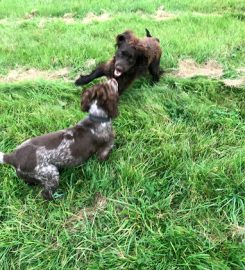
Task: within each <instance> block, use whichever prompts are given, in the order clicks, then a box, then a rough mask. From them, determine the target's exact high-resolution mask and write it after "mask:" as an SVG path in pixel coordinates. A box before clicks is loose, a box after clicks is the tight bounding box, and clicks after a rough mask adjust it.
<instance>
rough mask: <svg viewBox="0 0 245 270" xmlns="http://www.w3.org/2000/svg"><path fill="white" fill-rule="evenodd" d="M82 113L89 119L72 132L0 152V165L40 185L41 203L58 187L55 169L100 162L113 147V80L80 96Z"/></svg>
mask: <svg viewBox="0 0 245 270" xmlns="http://www.w3.org/2000/svg"><path fill="white" fill-rule="evenodd" d="M81 107H82V110H84V111H88V112H89V116H88V117H86V118H85V119H84V120H82V121H81V122H79V123H78V124H77V125H75V126H74V127H72V128H68V129H65V130H60V131H57V132H54V133H49V134H46V135H42V136H39V137H35V138H32V139H29V140H27V141H25V142H24V143H22V144H21V145H19V146H18V147H17V148H16V149H15V150H14V151H13V152H12V153H9V154H4V153H1V152H0V163H5V164H10V165H12V166H14V167H15V169H16V173H17V175H18V176H19V177H20V178H22V179H23V180H24V181H25V182H26V183H28V184H40V185H41V186H42V187H43V191H42V195H43V197H44V198H45V199H47V200H51V199H53V193H54V192H55V190H56V189H57V187H58V184H59V171H58V169H59V168H62V167H67V166H74V165H78V164H81V163H82V162H83V161H85V160H87V159H88V158H89V157H90V156H91V155H92V154H97V155H98V157H99V158H100V159H101V160H105V159H106V158H107V157H108V154H109V152H110V150H111V149H112V147H113V141H114V133H113V129H112V120H111V119H112V118H114V117H116V116H117V114H118V84H117V81H116V80H115V79H111V80H108V81H107V82H106V83H102V84H98V85H95V86H93V87H91V88H89V89H87V90H86V91H84V92H83V93H82V96H81Z"/></svg>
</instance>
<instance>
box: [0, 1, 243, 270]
mask: <svg viewBox="0 0 245 270" xmlns="http://www.w3.org/2000/svg"><path fill="white" fill-rule="evenodd" d="M203 2H204V3H203ZM162 4H163V5H164V6H165V7H166V9H167V10H170V11H171V12H174V13H176V14H178V15H179V16H178V17H177V18H176V19H172V20H168V21H161V22H158V21H155V20H153V19H152V18H151V17H150V14H153V13H154V12H155V10H156V9H158V7H159V6H160V5H162ZM244 6H245V5H244V3H243V1H239V0H237V1H235V0H232V1H222V3H221V2H220V1H211V0H209V1H187V0H184V1H134V2H133V3H132V4H131V3H129V2H128V1H118V2H111V1H106V0H103V1H100V2H99V3H97V1H63V2H62V4H61V2H60V1H55V0H53V1H28V0H23V1H16V0H8V1H7V0H4V1H0V17H2V18H5V17H8V19H7V23H5V24H0V37H1V42H0V74H1V75H4V74H6V73H7V72H8V71H9V70H11V69H13V68H17V67H22V66H24V67H32V68H33V67H34V68H39V69H51V70H52V69H58V68H61V67H67V66H68V67H70V68H71V72H70V78H72V79H74V78H75V75H76V74H77V73H78V71H79V70H81V69H82V70H87V71H88V70H89V69H88V68H87V67H86V66H85V65H84V62H85V61H86V60H87V59H96V62H97V63H98V62H100V61H102V60H106V59H108V58H109V57H110V56H111V55H112V54H113V52H114V38H115V36H116V34H118V33H120V32H121V31H123V30H125V29H128V28H131V29H134V30H135V32H136V33H137V34H138V35H140V36H143V35H144V28H145V27H147V28H149V30H150V31H151V32H152V34H153V35H154V36H157V37H158V38H159V39H160V41H161V46H162V48H163V57H162V61H161V65H162V67H163V68H174V67H176V66H177V64H178V61H179V60H181V59H185V58H189V57H191V58H194V59H195V60H196V61H197V62H199V63H202V62H205V61H206V60H208V59H216V60H217V61H218V62H219V63H221V64H222V65H223V67H224V72H225V74H224V77H227V78H230V77H236V76H238V74H237V73H236V68H237V67H244V66H245V51H244V45H245V43H244V36H245V26H244V21H243V19H242V18H243V17H241V16H240V17H239V16H236V14H243V13H244ZM34 8H36V9H37V10H38V16H37V17H35V18H34V19H33V20H26V21H25V20H23V19H22V17H23V16H24V14H25V13H27V12H30V11H31V10H32V9H34ZM103 10H106V11H107V12H110V13H111V15H112V16H113V17H112V20H109V21H105V22H93V23H91V24H89V25H84V24H82V23H81V21H79V20H80V19H79V18H82V17H84V16H85V15H86V13H87V12H90V11H93V12H95V13H97V14H99V13H101V12H103ZM138 11H141V12H143V13H145V14H148V15H147V16H145V17H141V16H140V15H139V13H138ZM66 12H76V13H77V15H76V16H77V20H76V23H74V24H71V25H68V24H65V23H64V22H63V21H62V20H61V19H57V20H55V21H51V22H47V23H46V24H45V26H44V28H39V27H38V25H39V23H40V21H41V20H42V19H43V18H44V17H45V16H62V15H63V14H64V13H66ZM192 12H205V13H219V14H221V16H214V15H213V14H208V15H207V16H199V15H197V14H195V13H192ZM239 18H240V19H239ZM244 90H245V88H244V87H243V88H240V89H231V88H228V87H225V86H224V85H223V84H222V83H220V82H218V81H215V80H211V79H208V78H195V79H177V78H174V77H170V76H165V77H163V78H161V81H160V82H159V83H158V84H157V85H155V86H153V87H152V86H150V85H149V83H148V80H147V79H140V80H138V81H137V82H135V83H134V84H133V85H132V87H131V88H130V89H128V91H126V92H125V93H124V94H123V95H122V97H121V99H120V115H119V117H118V118H117V119H116V120H115V121H114V128H115V131H116V134H117V137H116V141H115V148H114V149H113V151H112V153H111V155H110V158H109V160H108V161H107V162H104V163H101V162H99V161H98V159H97V158H96V157H93V158H91V159H90V160H89V161H88V162H87V163H86V164H84V165H82V166H79V167H76V168H71V169H67V170H63V171H62V173H61V183H60V186H59V190H58V192H59V193H60V194H63V197H61V198H60V199H57V200H55V201H53V202H48V203H47V202H45V201H43V200H42V198H41V196H40V188H38V187H35V188H30V187H29V186H27V185H25V184H24V183H23V182H22V181H21V180H20V179H18V178H17V176H16V174H15V172H14V170H13V169H12V168H11V167H8V166H2V167H1V169H0V179H1V182H0V205H1V208H0V226H1V227H0V265H1V269H3V270H5V269H6V270H8V269H37V270H39V269H55V270H57V269H64V270H67V269H69V270H74V269H89V270H95V269H115V270H117V269H127V270H128V269H129V270H130V269H132V270H135V269H139V270H141V269H149V270H153V269H156V270H162V269H166V270H172V269H175V270H177V269H181V270H182V269H188V270H190V269H197V270H206V269H212V270H219V269H220V270H228V269H231V270H233V269H235V270H236V269H237V270H240V269H245V246H244V228H245V227H244V226H245V224H244V223H245V222H244V221H245V206H244V198H245V197H244V196H245V183H244V181H245V135H244V134H245V122H244V120H245V92H244ZM80 92H81V88H76V87H75V86H74V85H73V84H72V83H67V82H63V81H44V80H39V81H31V82H22V83H8V84H0V116H1V117H0V131H1V132H0V150H1V151H4V152H8V151H11V150H12V149H14V147H15V146H16V145H18V144H19V143H21V142H22V141H23V140H25V139H26V138H29V137H32V136H36V135H40V134H43V133H46V132H51V131H54V130H58V129H62V128H66V127H69V126H71V125H73V124H75V123H76V122H78V121H79V120H80V119H81V118H83V117H84V115H85V114H84V113H82V112H80V109H79V94H80ZM98 192H99V193H101V194H102V195H103V196H104V197H106V198H107V200H108V203H107V205H106V208H105V210H104V211H101V212H98V213H97V214H96V215H95V216H94V218H92V220H91V219H85V220H83V221H80V222H77V223H75V224H73V225H72V226H74V227H75V230H74V228H71V227H67V226H66V224H67V220H68V219H69V217H70V216H72V214H75V213H77V212H78V211H79V210H80V209H82V208H84V207H89V206H92V205H93V204H94V198H95V194H96V193H98Z"/></svg>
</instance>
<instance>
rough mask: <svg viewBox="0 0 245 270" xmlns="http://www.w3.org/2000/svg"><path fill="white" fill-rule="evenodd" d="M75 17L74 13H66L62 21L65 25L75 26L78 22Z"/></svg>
mask: <svg viewBox="0 0 245 270" xmlns="http://www.w3.org/2000/svg"><path fill="white" fill-rule="evenodd" d="M74 16H75V14H73V13H65V14H64V16H63V18H62V20H63V22H64V23H67V24H73V23H75V22H76V21H75V19H74Z"/></svg>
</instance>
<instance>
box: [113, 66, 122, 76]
mask: <svg viewBox="0 0 245 270" xmlns="http://www.w3.org/2000/svg"><path fill="white" fill-rule="evenodd" d="M122 73H123V72H122V70H121V69H120V68H116V69H115V70H114V75H115V77H120V76H121V75H122Z"/></svg>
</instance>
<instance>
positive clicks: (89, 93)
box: [81, 88, 94, 112]
mask: <svg viewBox="0 0 245 270" xmlns="http://www.w3.org/2000/svg"><path fill="white" fill-rule="evenodd" d="M93 99H94V91H93V89H92V88H89V89H86V90H85V91H84V92H82V93H81V110H82V111H84V112H88V111H89V109H90V106H91V103H92V100H93Z"/></svg>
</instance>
